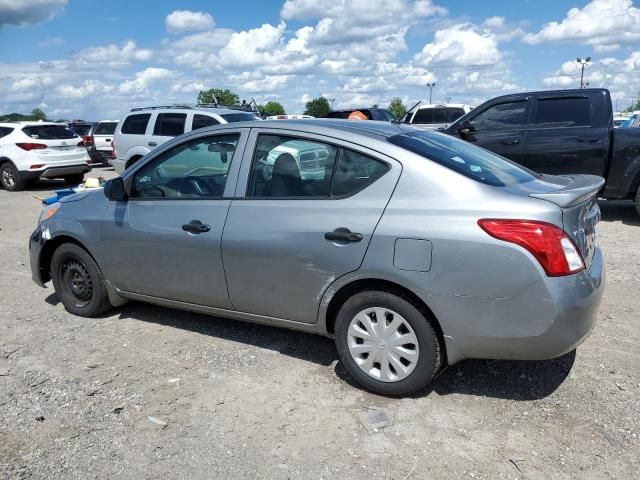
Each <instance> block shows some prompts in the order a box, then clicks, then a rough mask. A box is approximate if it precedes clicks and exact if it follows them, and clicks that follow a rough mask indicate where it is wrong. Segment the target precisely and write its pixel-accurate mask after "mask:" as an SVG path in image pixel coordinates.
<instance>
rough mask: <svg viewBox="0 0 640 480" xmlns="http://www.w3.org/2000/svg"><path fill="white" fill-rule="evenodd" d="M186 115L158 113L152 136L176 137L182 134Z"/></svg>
mask: <svg viewBox="0 0 640 480" xmlns="http://www.w3.org/2000/svg"><path fill="white" fill-rule="evenodd" d="M186 121H187V114H186V113H159V114H158V118H157V119H156V124H155V126H154V127H153V134H154V135H159V136H161V137H177V136H178V135H182V134H183V133H184V124H185V122H186Z"/></svg>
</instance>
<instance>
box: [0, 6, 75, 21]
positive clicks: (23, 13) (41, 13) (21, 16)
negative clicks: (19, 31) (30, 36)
mask: <svg viewBox="0 0 640 480" xmlns="http://www.w3.org/2000/svg"><path fill="white" fill-rule="evenodd" d="M66 5H67V0H0V28H2V27H4V26H7V25H18V26H20V25H30V24H34V23H40V22H44V21H46V20H50V19H52V18H53V17H55V16H56V15H58V14H59V13H60V12H62V10H63V9H64V7H65V6H66Z"/></svg>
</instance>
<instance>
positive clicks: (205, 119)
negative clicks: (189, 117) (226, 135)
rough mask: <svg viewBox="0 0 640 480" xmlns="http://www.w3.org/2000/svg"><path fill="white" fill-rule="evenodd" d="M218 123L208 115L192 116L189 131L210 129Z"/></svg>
mask: <svg viewBox="0 0 640 480" xmlns="http://www.w3.org/2000/svg"><path fill="white" fill-rule="evenodd" d="M219 124H220V122H219V121H218V120H216V119H215V118H213V117H210V116H209V115H198V114H196V115H194V116H193V122H192V123H191V130H198V129H199V128H204V127H210V126H212V125H219Z"/></svg>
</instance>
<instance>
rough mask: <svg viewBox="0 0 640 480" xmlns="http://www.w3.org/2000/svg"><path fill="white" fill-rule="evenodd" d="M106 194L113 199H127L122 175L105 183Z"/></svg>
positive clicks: (116, 200)
mask: <svg viewBox="0 0 640 480" xmlns="http://www.w3.org/2000/svg"><path fill="white" fill-rule="evenodd" d="M104 194H105V195H106V197H107V198H108V199H109V200H111V201H114V202H123V201H125V200H126V199H127V192H126V190H125V188H124V181H123V180H122V177H116V178H113V179H111V180H109V181H107V182H106V183H105V185H104Z"/></svg>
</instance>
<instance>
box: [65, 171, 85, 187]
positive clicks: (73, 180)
mask: <svg viewBox="0 0 640 480" xmlns="http://www.w3.org/2000/svg"><path fill="white" fill-rule="evenodd" d="M64 181H65V183H67V184H68V185H79V184H80V183H82V182H83V181H84V173H77V174H75V175H67V176H66V177H64Z"/></svg>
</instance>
